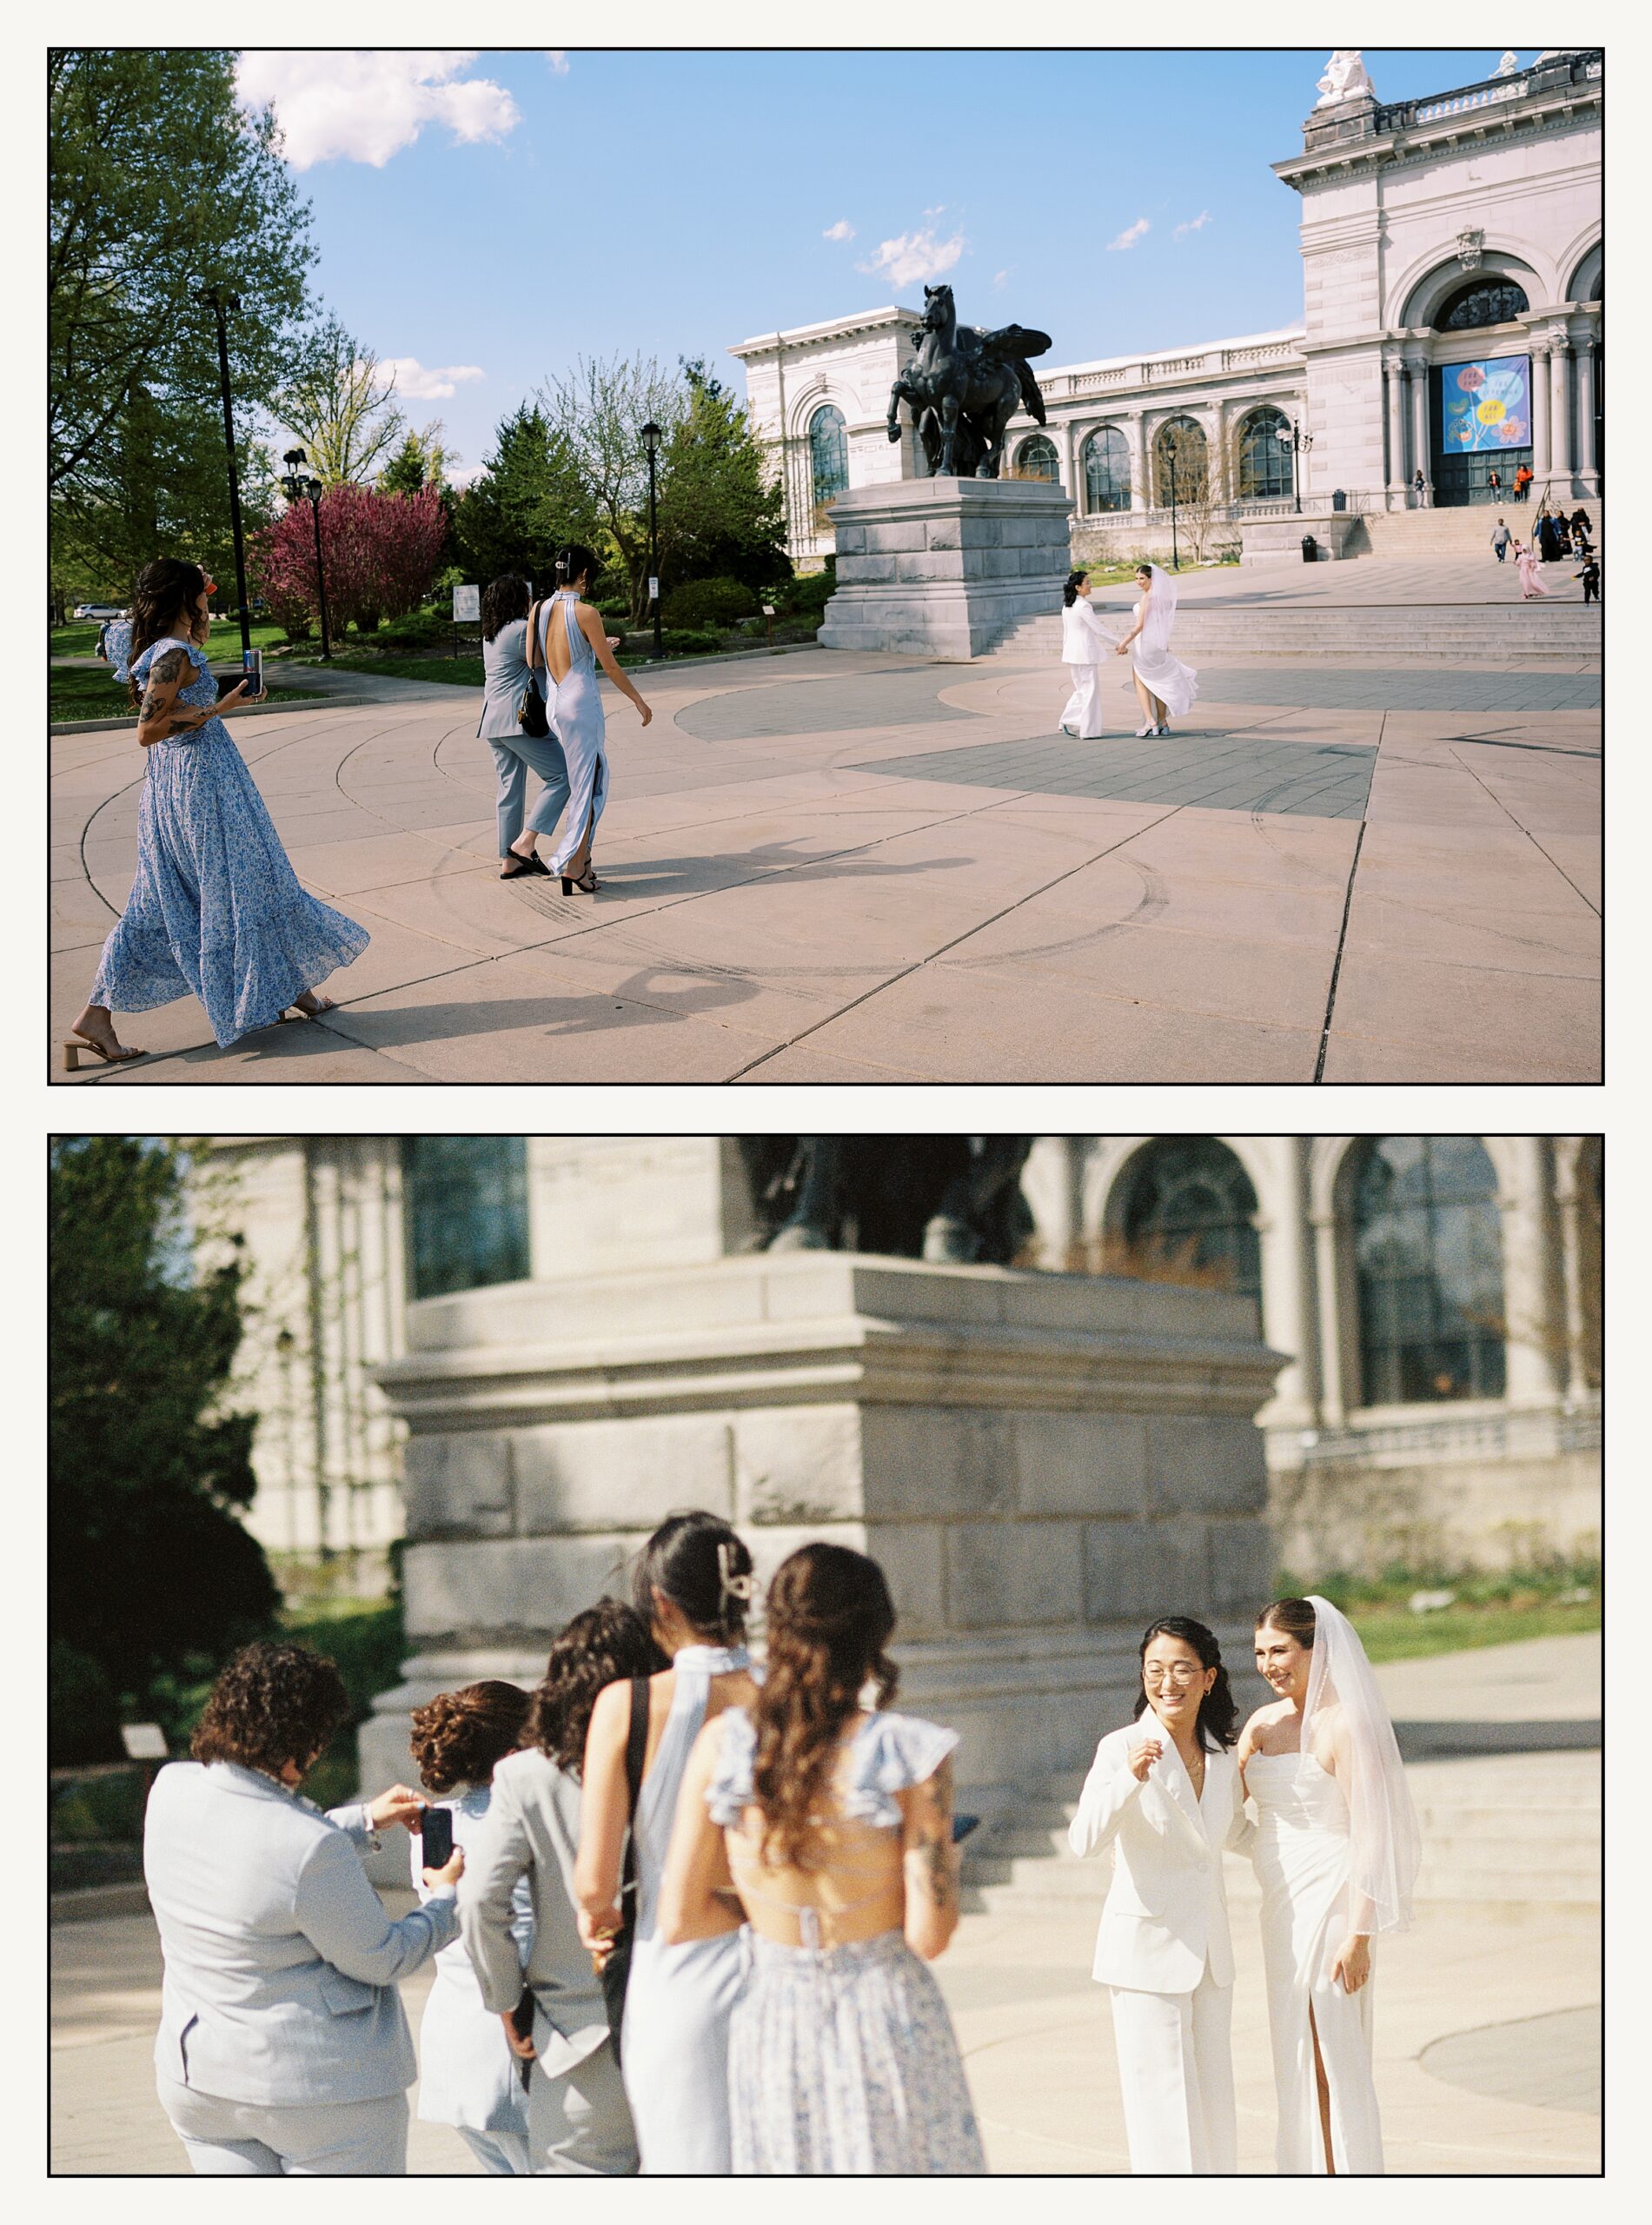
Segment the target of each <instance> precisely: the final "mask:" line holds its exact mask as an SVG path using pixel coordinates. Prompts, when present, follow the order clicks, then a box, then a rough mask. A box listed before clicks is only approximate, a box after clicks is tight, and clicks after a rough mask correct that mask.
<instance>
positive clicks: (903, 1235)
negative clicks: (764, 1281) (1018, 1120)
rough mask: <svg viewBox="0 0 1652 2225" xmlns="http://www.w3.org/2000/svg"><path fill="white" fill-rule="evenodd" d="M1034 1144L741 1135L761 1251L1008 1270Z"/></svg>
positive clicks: (1007, 1139)
mask: <svg viewBox="0 0 1652 2225" xmlns="http://www.w3.org/2000/svg"><path fill="white" fill-rule="evenodd" d="M1032 1141H1033V1139H1032V1137H1031V1136H742V1137H741V1138H740V1156H741V1158H742V1159H744V1161H745V1165H746V1183H747V1186H748V1187H749V1189H750V1192H751V1197H752V1207H753V1212H754V1213H755V1215H756V1217H757V1221H758V1225H759V1233H758V1236H757V1238H756V1247H757V1248H758V1249H759V1250H761V1251H774V1252H837V1251H855V1252H887V1253H891V1254H892V1255H893V1256H894V1257H896V1258H898V1259H932V1260H941V1261H950V1262H954V1263H957V1262H963V1263H969V1262H972V1261H977V1262H984V1263H985V1264H986V1265H993V1266H1007V1265H1009V1264H1010V1263H1011V1262H1012V1260H1013V1259H1015V1258H1016V1256H1017V1254H1018V1252H1020V1250H1021V1248H1022V1246H1023V1245H1025V1242H1026V1240H1027V1239H1028V1237H1029V1236H1031V1234H1032V1212H1031V1211H1030V1210H1029V1208H1028V1206H1027V1203H1026V1200H1025V1198H1023V1196H1022V1195H1021V1169H1022V1168H1023V1166H1025V1164H1026V1158H1027V1153H1028V1152H1030V1151H1031V1150H1032Z"/></svg>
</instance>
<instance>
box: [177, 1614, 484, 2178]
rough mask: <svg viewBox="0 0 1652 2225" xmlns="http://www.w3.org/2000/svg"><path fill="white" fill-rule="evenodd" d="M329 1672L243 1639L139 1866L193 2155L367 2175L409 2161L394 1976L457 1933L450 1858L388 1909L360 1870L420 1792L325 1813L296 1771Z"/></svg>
mask: <svg viewBox="0 0 1652 2225" xmlns="http://www.w3.org/2000/svg"><path fill="white" fill-rule="evenodd" d="M348 1705H349V1704H348V1699H347V1698H346V1696H345V1691H344V1686H343V1684H342V1681H341V1679H340V1677H339V1673H338V1670H336V1669H335V1667H334V1665H333V1664H332V1663H331V1662H330V1661H323V1660H322V1659H321V1658H320V1657H319V1656H317V1655H315V1654H314V1653H309V1652H307V1651H306V1650H305V1649H304V1648H303V1647H302V1646H297V1645H268V1644H261V1645H249V1646H244V1647H243V1648H242V1650H241V1651H240V1652H239V1653H238V1654H236V1657H235V1658H234V1660H233V1661H231V1662H230V1664H229V1667H228V1668H227V1669H225V1670H224V1671H223V1672H222V1675H221V1676H220V1677H219V1678H218V1681H217V1683H216V1684H215V1685H214V1686H213V1688H212V1696H211V1697H210V1698H209V1701H208V1702H207V1705H206V1710H205V1712H204V1714H203V1715H202V1717H201V1721H200V1724H198V1726H197V1727H196V1734H195V1737H194V1738H193V1740H192V1741H191V1743H190V1752H191V1753H192V1754H193V1755H194V1757H195V1758H194V1760H193V1761H189V1762H175V1763H171V1764H170V1765H169V1767H168V1768H166V1769H163V1770H162V1771H161V1773H160V1775H159V1776H158V1777H156V1781H155V1787H154V1790H152V1791H151V1793H150V1795H149V1811H148V1814H147V1816H146V1817H145V1819H144V1826H143V1876H144V1881H145V1883H146V1884H147V1885H148V1887H149V1904H150V1906H151V1908H152V1909H153V1910H154V1911H155V1920H156V1925H157V1926H158V1928H159V1930H160V1934H161V1949H162V1953H163V1956H164V1959H165V1974H164V1977H163V1985H162V1993H161V2029H160V2030H159V2032H158V2033H157V2034H156V2042H155V2068H156V2089H157V2090H158V2092H159V2095H160V2098H161V2105H162V2107H163V2109H165V2111H166V2113H167V2115H168V2116H169V2118H170V2120H171V2122H172V2129H173V2130H174V2131H175V2132H176V2134H177V2135H178V2137H179V2139H180V2140H182V2142H183V2144H184V2147H185V2149H187V2150H188V2153H189V2161H190V2162H191V2164H192V2165H193V2166H194V2168H195V2169H196V2171H197V2172H198V2173H201V2174H202V2175H214V2176H223V2177H267V2178H275V2177H277V2176H286V2177H301V2178H317V2177H367V2176H374V2175H384V2174H392V2175H395V2174H400V2173H402V2172H405V2171H406V2169H407V2161H408V2097H407V2089H408V2087H409V2086H410V2085H411V2084H412V2083H413V2081H414V2079H415V2076H416V2075H417V2066H416V2065H415V2062H414V2056H413V2042H412V2039H411V2037H410V2036H409V2034H408V2020H407V2017H406V2016H405V2015H404V2014H403V2012H402V2008H401V1996H400V1994H399V1993H398V1992H397V1990H396V1980H397V1979H398V1978H403V1977H408V1976H411V1974H412V1973H413V1972H414V1971H415V1970H416V1969H419V1968H420V1967H421V1965H422V1964H423V1963H426V1962H428V1960H429V1958H430V1956H432V1955H433V1954H435V1952H436V1951H437V1950H438V1949H440V1948H442V1947H445V1946H446V1945H447V1943H448V1941H449V1940H450V1939H452V1938H453V1937H454V1935H455V1933H456V1932H457V1930H458V1911H457V1907H456V1903H455V1894H456V1891H457V1887H458V1883H459V1879H460V1876H461V1874H462V1873H463V1870H464V1856H463V1853H462V1851H461V1850H455V1851H454V1857H453V1860H452V1861H451V1862H450V1863H448V1864H447V1865H446V1867H445V1868H444V1869H442V1870H428V1871H427V1872H426V1873H425V1882H426V1883H428V1885H429V1886H430V1887H431V1888H432V1892H431V1897H430V1900H429V1901H428V1903H427V1904H426V1906H425V1907H423V1908H421V1909H415V1910H414V1911H413V1913H412V1914H411V1915H410V1916H403V1917H402V1918H401V1920H400V1922H399V1923H392V1922H391V1920H390V1919H389V1917H388V1916H386V1914H385V1912H384V1908H383V1905H382V1903H381V1901H380V1899H379V1896H378V1895H377V1894H376V1893H375V1891H374V1890H373V1887H372V1885H371V1884H370V1883H368V1875H367V1872H366V1870H364V1869H363V1868H362V1863H361V1859H360V1856H361V1851H362V1850H364V1849H367V1848H371V1847H375V1846H376V1845H377V1843H378V1833H379V1831H380V1830H382V1829H383V1828H384V1827H385V1826H386V1825H388V1824H391V1823H417V1821H418V1818H419V1816H420V1813H421V1805H422V1803H421V1801H420V1799H419V1796H418V1795H417V1793H415V1792H411V1791H409V1790H408V1788H407V1787H406V1786H405V1785H393V1786H392V1787H391V1789H390V1790H389V1791H388V1792H384V1793H381V1794H380V1795H379V1797H378V1798H377V1799H376V1800H374V1801H371V1802H369V1803H366V1804H364V1805H361V1806H352V1807H347V1808H339V1809H335V1810H334V1811H333V1813H332V1814H331V1815H328V1816H324V1815H322V1812H321V1810H319V1809H318V1808H315V1807H314V1806H312V1805H311V1803H309V1801H308V1800H305V1799H303V1798H302V1797H300V1795H299V1791H298V1787H299V1784H300V1783H301V1781H302V1777H303V1775H304V1772H305V1771H306V1770H308V1769H309V1768H310V1767H311V1766H312V1765H313V1764H314V1763H315V1761H316V1759H317V1758H318V1757H319V1756H320V1754H321V1752H322V1749H323V1748H324V1747H325V1746H326V1744H327V1743H328V1739H329V1738H330V1737H332V1735H333V1732H334V1731H335V1730H336V1729H337V1727H338V1725H339V1724H340V1723H342V1721H343V1719H344V1717H345V1716H346V1714H347V1713H348Z"/></svg>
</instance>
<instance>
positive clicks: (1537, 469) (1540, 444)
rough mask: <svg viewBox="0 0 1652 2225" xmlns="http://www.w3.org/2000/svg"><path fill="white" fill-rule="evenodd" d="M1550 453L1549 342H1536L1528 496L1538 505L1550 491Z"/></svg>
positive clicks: (1532, 364)
mask: <svg viewBox="0 0 1652 2225" xmlns="http://www.w3.org/2000/svg"><path fill="white" fill-rule="evenodd" d="M1550 454H1551V451H1550V448H1549V344H1548V342H1546V341H1544V342H1539V343H1536V344H1535V345H1534V346H1533V348H1532V351H1531V486H1530V488H1529V489H1528V498H1529V501H1531V502H1532V503H1533V504H1534V505H1535V504H1536V502H1537V501H1538V500H1539V498H1540V497H1541V496H1542V495H1544V494H1546V493H1547V492H1548V488H1549V457H1550ZM1522 537H1524V536H1522Z"/></svg>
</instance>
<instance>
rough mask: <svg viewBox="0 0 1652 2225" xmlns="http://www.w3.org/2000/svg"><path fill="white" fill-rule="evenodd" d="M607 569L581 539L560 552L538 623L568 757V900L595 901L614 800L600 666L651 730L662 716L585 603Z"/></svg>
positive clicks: (543, 664) (555, 723)
mask: <svg viewBox="0 0 1652 2225" xmlns="http://www.w3.org/2000/svg"><path fill="white" fill-rule="evenodd" d="M600 568H601V567H600V565H599V563H598V561H597V559H596V558H595V557H594V555H592V553H591V551H590V550H589V549H588V548H582V547H581V544H580V543H579V542H578V541H569V542H567V545H566V546H565V547H563V548H559V549H558V550H557V552H556V576H557V580H558V581H559V582H560V584H559V586H558V588H557V590H556V593H555V594H554V595H553V596H552V597H551V599H550V601H548V602H547V604H546V605H545V606H544V608H542V609H541V612H540V615H539V621H538V624H539V629H540V667H539V669H540V674H541V679H542V680H543V681H544V684H545V704H546V710H547V714H549V717H550V721H551V729H552V731H553V733H554V734H555V736H556V738H557V740H558V741H560V742H561V745H562V754H563V756H564V757H565V758H566V760H567V778H568V800H567V816H566V818H565V819H564V820H563V822H562V839H561V841H560V842H559V843H558V844H557V846H556V850H555V853H554V856H553V857H552V859H551V860H550V864H549V867H548V870H549V871H550V872H552V873H560V874H561V878H562V893H563V895H564V896H571V895H572V894H573V893H574V890H575V889H576V888H577V889H579V890H580V891H581V893H583V894H584V895H587V896H594V895H595V894H596V892H597V890H598V889H599V888H600V887H601V886H602V884H601V882H600V880H598V879H597V877H596V875H595V873H594V872H593V871H592V869H591V838H592V836H593V835H594V833H595V831H596V823H597V821H598V820H599V819H600V818H601V816H602V813H603V808H604V807H605V806H606V804H607V800H608V749H607V718H606V716H605V715H604V713H603V709H602V690H601V687H600V684H599V682H598V680H597V665H598V663H599V662H600V664H601V667H602V669H603V671H604V672H606V673H607V675H608V678H609V679H610V680H611V681H613V682H614V686H615V687H617V688H618V689H619V690H620V694H622V695H627V696H628V697H629V698H630V700H631V701H632V702H634V704H635V705H636V707H637V710H638V713H639V714H640V717H641V720H642V723H643V725H644V726H645V727H646V726H647V724H648V721H650V720H651V719H652V718H653V716H654V713H653V712H652V711H651V710H650V709H649V708H648V706H647V704H646V703H645V702H644V701H643V700H642V698H641V696H640V695H639V694H638V693H637V691H636V689H635V688H634V687H633V686H632V685H631V682H630V681H628V680H627V678H626V676H625V674H624V673H622V672H621V671H620V667H619V666H618V665H617V664H615V662H614V652H613V650H612V649H611V648H609V647H608V637H607V634H606V633H604V631H603V629H602V620H601V618H600V615H599V614H598V613H597V611H596V610H595V609H594V608H593V606H592V605H591V604H590V603H588V602H582V601H581V599H580V598H581V595H582V594H583V593H584V592H585V590H586V588H587V587H588V586H589V585H590V583H591V581H593V580H594V578H595V577H596V575H597V573H598V572H599V571H600ZM559 667H560V669H559Z"/></svg>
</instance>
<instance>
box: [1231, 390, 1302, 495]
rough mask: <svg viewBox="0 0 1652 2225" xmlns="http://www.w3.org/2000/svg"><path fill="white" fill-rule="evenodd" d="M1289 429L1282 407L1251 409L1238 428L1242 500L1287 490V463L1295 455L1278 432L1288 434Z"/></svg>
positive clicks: (1294, 460) (1288, 463)
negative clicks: (1286, 446) (1281, 442)
mask: <svg viewBox="0 0 1652 2225" xmlns="http://www.w3.org/2000/svg"><path fill="white" fill-rule="evenodd" d="M1281 433H1284V434H1285V435H1289V434H1290V420H1289V419H1288V418H1287V417H1286V415H1285V414H1284V411H1283V410H1282V409H1253V410H1252V411H1251V415H1249V416H1248V417H1247V418H1246V419H1245V421H1244V424H1243V425H1242V426H1241V427H1240V428H1239V500H1240V501H1242V502H1251V501H1260V500H1261V499H1262V498H1263V497H1264V496H1266V497H1268V498H1269V499H1272V498H1274V497H1276V496H1277V495H1290V493H1291V491H1292V479H1291V466H1292V465H1293V463H1294V462H1296V458H1295V457H1294V456H1293V455H1292V454H1291V452H1290V449H1289V448H1284V447H1282V446H1281V445H1280V441H1279V435H1280V434H1281Z"/></svg>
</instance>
